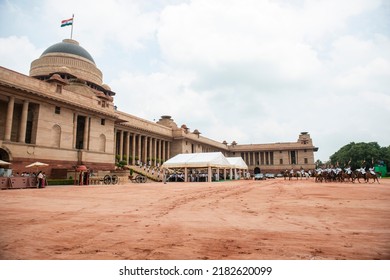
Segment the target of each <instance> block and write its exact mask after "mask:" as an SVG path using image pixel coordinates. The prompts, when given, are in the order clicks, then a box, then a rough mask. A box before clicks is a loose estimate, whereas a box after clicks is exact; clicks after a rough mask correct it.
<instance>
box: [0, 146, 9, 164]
mask: <svg viewBox="0 0 390 280" xmlns="http://www.w3.org/2000/svg"><path fill="white" fill-rule="evenodd" d="M0 159H1V160H4V161H8V162H9V161H10V157H9V154H8V152H7V151H6V150H4V149H2V148H0Z"/></svg>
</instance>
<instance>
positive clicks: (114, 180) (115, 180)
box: [103, 174, 119, 185]
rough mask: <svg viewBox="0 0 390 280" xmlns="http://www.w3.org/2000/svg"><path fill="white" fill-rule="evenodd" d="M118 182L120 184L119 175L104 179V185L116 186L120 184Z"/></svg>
mask: <svg viewBox="0 0 390 280" xmlns="http://www.w3.org/2000/svg"><path fill="white" fill-rule="evenodd" d="M118 182H119V178H118V176H117V175H110V174H107V175H105V176H104V177H103V183H104V184H105V185H110V184H113V185H116V184H118Z"/></svg>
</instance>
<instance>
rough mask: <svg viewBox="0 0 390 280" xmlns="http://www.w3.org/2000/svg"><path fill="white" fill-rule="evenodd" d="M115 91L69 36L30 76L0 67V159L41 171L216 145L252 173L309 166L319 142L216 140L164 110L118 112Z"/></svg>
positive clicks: (155, 159) (158, 157)
mask: <svg viewBox="0 0 390 280" xmlns="http://www.w3.org/2000/svg"><path fill="white" fill-rule="evenodd" d="M114 96H115V92H114V91H112V90H111V88H110V87H109V86H108V85H106V84H103V80H102V72H101V71H100V70H99V69H98V68H97V67H96V65H95V62H94V60H93V58H92V56H91V55H90V54H89V53H88V52H87V51H86V50H85V49H84V48H82V47H81V46H80V45H79V43H78V42H77V41H75V40H70V39H65V40H63V41H62V42H60V43H58V44H55V45H53V46H51V47H49V48H48V49H46V50H45V51H44V52H43V53H42V55H41V56H40V57H39V58H38V59H36V60H34V61H33V62H32V63H31V68H30V75H29V76H26V75H23V74H20V73H17V72H14V71H12V70H10V69H6V68H3V67H0V159H2V160H5V161H10V162H11V163H12V167H13V169H14V170H15V171H18V172H23V171H25V166H26V165H27V164H29V163H31V162H32V161H42V162H45V163H48V164H49V167H48V168H47V169H46V170H47V171H51V170H54V169H72V168H74V167H75V166H77V165H81V164H83V165H87V166H88V167H89V168H91V169H94V170H110V169H114V168H115V162H116V161H126V163H128V164H129V165H134V164H136V163H137V161H141V162H143V163H148V162H151V163H152V164H153V165H157V163H162V162H164V161H166V160H168V159H169V158H171V157H173V156H175V155H177V154H179V153H195V152H216V151H220V152H222V153H224V154H225V155H226V156H241V157H242V158H243V159H244V160H245V162H246V163H247V165H248V166H249V168H250V170H251V171H252V172H255V173H257V172H258V171H260V170H261V172H267V171H269V172H278V171H281V170H285V169H289V168H291V167H296V168H301V167H303V168H305V169H313V168H314V152H315V151H317V150H318V148H316V147H315V146H314V145H313V143H312V139H311V138H310V135H309V134H308V133H306V132H302V133H301V134H300V135H299V137H298V140H297V141H296V142H288V143H273V144H250V145H248V144H247V145H245V144H244V145H239V144H236V143H235V142H234V141H233V143H232V144H228V143H227V142H225V141H224V142H223V143H220V142H217V141H215V140H212V139H210V138H207V137H204V136H201V133H200V132H199V131H198V130H197V129H195V130H193V131H190V129H189V128H187V126H186V125H182V126H180V127H179V126H178V125H177V124H176V123H175V122H174V120H173V119H172V118H171V117H170V116H162V117H161V119H159V120H158V121H157V122H151V121H148V120H145V119H142V118H139V117H136V116H133V115H130V114H128V113H125V112H121V111H118V110H117V109H116V107H115V105H114ZM136 106H140V104H136Z"/></svg>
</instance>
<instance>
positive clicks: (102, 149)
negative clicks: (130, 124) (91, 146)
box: [99, 134, 106, 152]
mask: <svg viewBox="0 0 390 280" xmlns="http://www.w3.org/2000/svg"><path fill="white" fill-rule="evenodd" d="M105 151H106V136H105V135H104V134H100V136H99V152H105Z"/></svg>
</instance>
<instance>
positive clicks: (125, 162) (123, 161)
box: [116, 160, 127, 168]
mask: <svg viewBox="0 0 390 280" xmlns="http://www.w3.org/2000/svg"><path fill="white" fill-rule="evenodd" d="M126 164H127V161H125V160H121V161H119V162H117V163H116V166H118V167H119V168H123V167H124V166H125V165H126Z"/></svg>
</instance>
